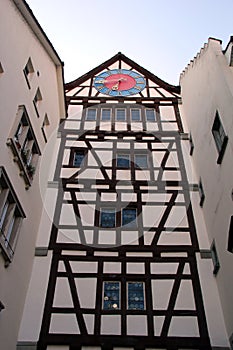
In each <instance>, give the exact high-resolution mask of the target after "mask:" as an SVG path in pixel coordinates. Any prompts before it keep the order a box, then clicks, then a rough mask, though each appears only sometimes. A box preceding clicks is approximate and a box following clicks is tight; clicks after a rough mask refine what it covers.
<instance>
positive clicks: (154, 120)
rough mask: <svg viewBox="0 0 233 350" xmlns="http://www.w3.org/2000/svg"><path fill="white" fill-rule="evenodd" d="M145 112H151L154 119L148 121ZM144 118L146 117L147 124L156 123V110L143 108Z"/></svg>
mask: <svg viewBox="0 0 233 350" xmlns="http://www.w3.org/2000/svg"><path fill="white" fill-rule="evenodd" d="M147 112H153V114H154V119H150V118H149V117H148V115H147ZM145 116H146V121H147V122H156V110H155V108H145Z"/></svg>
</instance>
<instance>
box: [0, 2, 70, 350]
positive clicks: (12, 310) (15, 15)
mask: <svg viewBox="0 0 233 350" xmlns="http://www.w3.org/2000/svg"><path fill="white" fill-rule="evenodd" d="M29 23H30V24H29ZM0 42H1V56H0V66H1V70H0V71H1V72H0V90H1V94H0V120H1V138H0V149H1V154H0V166H1V167H4V169H5V171H6V173H7V175H8V178H9V180H10V182H11V185H12V187H13V189H14V191H15V193H16V196H17V197H18V199H19V202H20V204H21V206H22V208H23V211H24V213H25V216H26V218H25V219H23V221H22V226H21V229H20V232H19V236H18V241H17V245H16V248H15V251H14V257H13V259H12V262H11V263H10V264H8V263H9V262H8V261H6V259H5V258H4V257H3V255H2V254H0V301H1V303H2V304H3V305H4V307H5V309H3V310H2V311H1V312H0V344H1V348H2V349H5V350H13V349H15V346H16V339H17V333H18V327H19V323H20V319H21V316H22V310H23V305H24V301H25V296H26V291H27V287H28V283H29V279H30V274H31V270H32V261H33V256H34V249H35V248H34V247H35V241H36V236H37V231H38V227H39V223H40V218H41V213H42V209H43V199H42V196H43V194H41V191H40V183H39V181H40V173H41V172H42V178H43V179H46V178H47V176H48V170H49V169H47V168H43V169H40V162H41V158H42V156H43V151H44V149H45V147H46V146H47V144H48V141H49V139H50V137H51V135H52V133H53V132H54V131H55V130H56V128H57V126H58V123H59V120H60V118H64V116H65V109H64V92H63V78H62V70H63V68H62V62H61V61H60V59H59V57H58V56H57V54H56V52H55V51H54V49H53V48H52V46H51V44H50V43H49V42H48V39H47V38H46V37H45V35H44V34H43V33H42V31H41V28H40V27H39V25H38V23H37V22H36V20H35V18H34V17H33V15H32V13H31V11H30V9H29V8H28V6H27V5H26V3H25V2H24V1H10V0H2V1H1V13H0ZM46 45H47V47H46V48H45V46H46ZM29 58H30V59H31V63H32V66H33V72H32V73H30V74H28V81H27V79H26V77H25V74H24V72H23V70H24V68H25V66H26V65H27V62H28V60H29ZM38 88H39V90H40V92H41V96H42V100H41V101H39V103H38V110H37V112H38V113H37V112H36V109H35V106H34V104H33V100H34V97H35V95H36V93H37V91H38ZM19 106H24V108H25V110H26V111H27V114H28V117H29V119H30V123H31V126H32V129H33V131H34V134H35V137H36V140H37V142H38V146H39V149H40V153H41V156H39V162H38V164H37V167H36V172H35V174H34V177H33V180H32V181H31V184H29V185H28V184H27V183H26V182H25V180H24V176H20V168H19V164H18V162H17V161H14V160H16V158H14V154H13V150H12V147H11V142H10V141H9V140H8V138H11V137H13V135H14V133H15V132H16V128H17V123H18V122H19V120H17V111H18V109H19ZM46 116H47V117H46ZM44 122H45V124H44ZM43 124H44V125H43ZM43 126H44V135H43V132H42V129H41V128H42V127H43ZM51 153H52V152H50V156H51ZM47 154H48V153H47ZM21 174H22V173H21Z"/></svg>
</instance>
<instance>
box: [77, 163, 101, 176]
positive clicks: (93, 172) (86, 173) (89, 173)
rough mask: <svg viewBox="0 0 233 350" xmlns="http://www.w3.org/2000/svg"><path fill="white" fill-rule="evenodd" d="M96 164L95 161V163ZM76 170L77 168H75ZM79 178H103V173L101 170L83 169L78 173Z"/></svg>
mask: <svg viewBox="0 0 233 350" xmlns="http://www.w3.org/2000/svg"><path fill="white" fill-rule="evenodd" d="M96 166H97V163H96ZM76 171H77V169H76ZM78 178H79V179H98V180H103V179H104V175H103V173H102V172H101V170H99V168H98V169H85V170H83V171H82V172H80V174H79V175H78Z"/></svg>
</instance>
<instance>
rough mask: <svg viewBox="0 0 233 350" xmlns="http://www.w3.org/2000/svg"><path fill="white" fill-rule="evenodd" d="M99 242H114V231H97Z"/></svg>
mask: <svg viewBox="0 0 233 350" xmlns="http://www.w3.org/2000/svg"><path fill="white" fill-rule="evenodd" d="M99 244H113V245H114V244H116V232H115V231H108V230H106V231H104V230H103V231H99Z"/></svg>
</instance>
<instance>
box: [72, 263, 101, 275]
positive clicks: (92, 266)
mask: <svg viewBox="0 0 233 350" xmlns="http://www.w3.org/2000/svg"><path fill="white" fill-rule="evenodd" d="M70 265H71V269H72V272H73V273H97V268H98V263H97V262H96V261H70Z"/></svg>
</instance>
